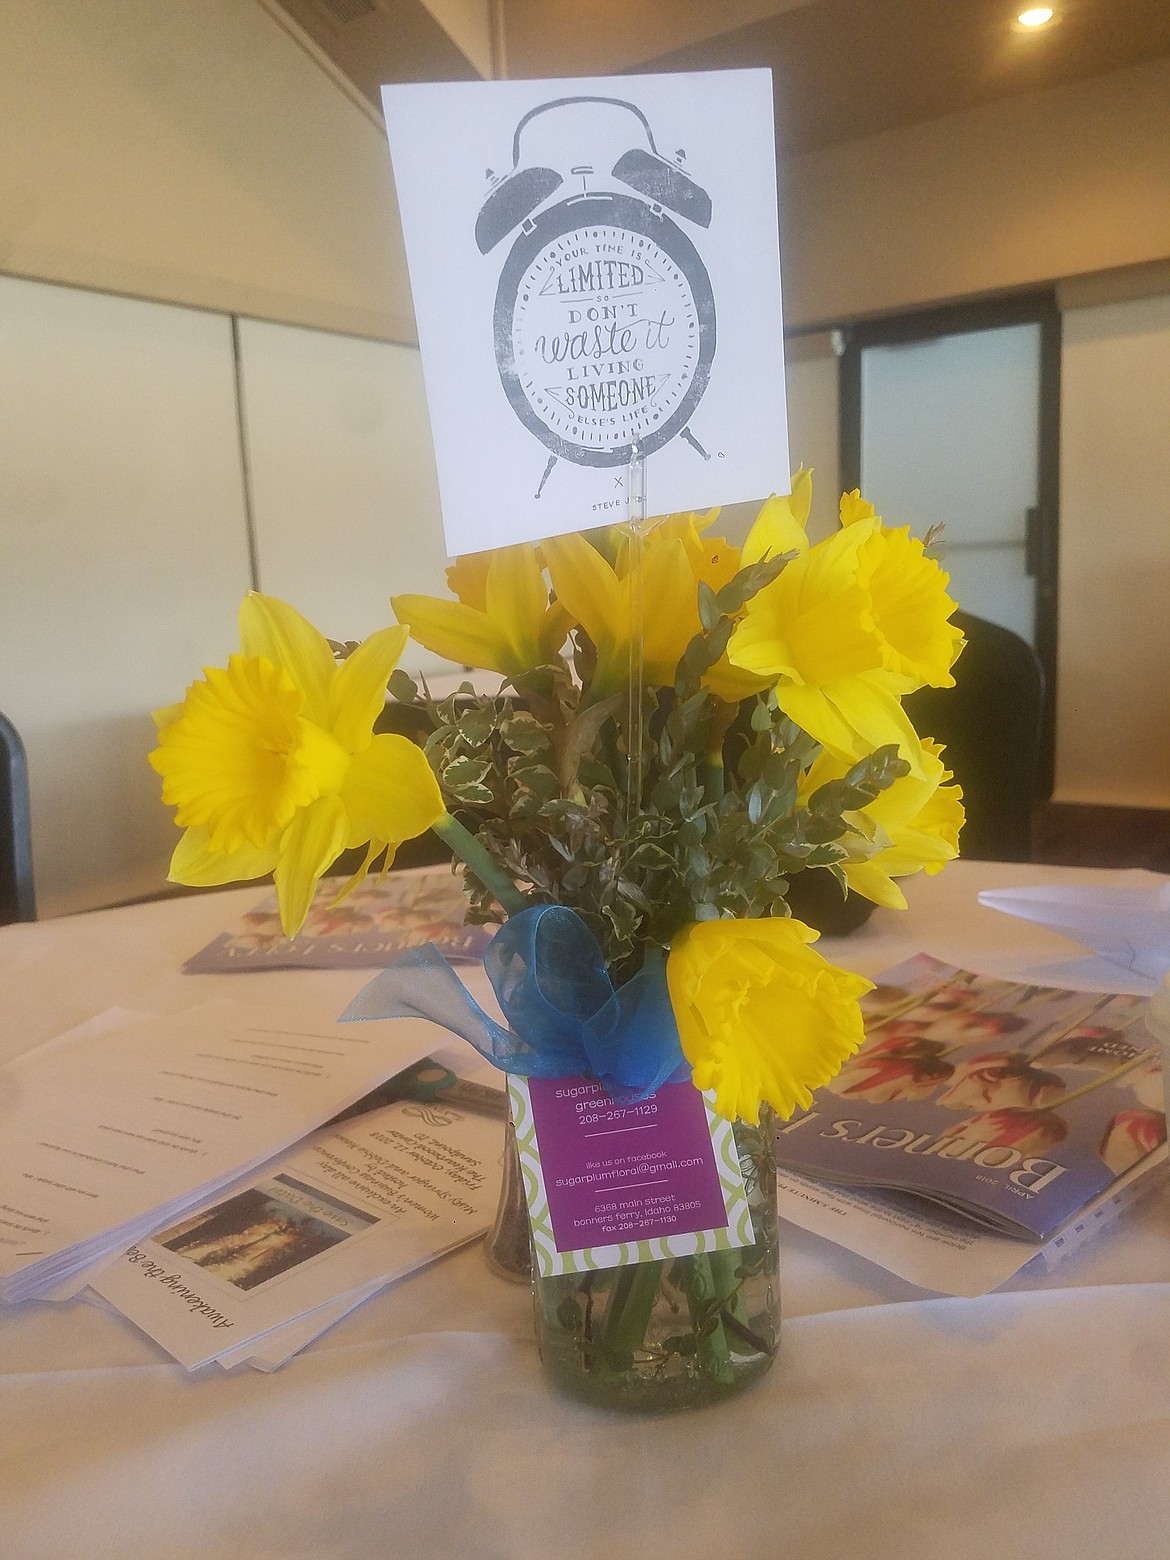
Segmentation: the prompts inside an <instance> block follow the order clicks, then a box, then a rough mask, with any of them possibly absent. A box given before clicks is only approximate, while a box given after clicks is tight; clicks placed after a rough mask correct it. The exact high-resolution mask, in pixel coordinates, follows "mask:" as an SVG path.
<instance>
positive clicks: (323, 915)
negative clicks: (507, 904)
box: [183, 867, 494, 975]
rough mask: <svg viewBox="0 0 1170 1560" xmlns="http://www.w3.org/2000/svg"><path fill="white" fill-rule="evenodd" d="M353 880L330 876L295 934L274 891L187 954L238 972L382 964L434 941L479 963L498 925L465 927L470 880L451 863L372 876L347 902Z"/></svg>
mask: <svg viewBox="0 0 1170 1560" xmlns="http://www.w3.org/2000/svg"><path fill="white" fill-rule="evenodd" d="M346 881H347V880H346V879H344V878H323V879H322V880H321V882H320V884H319V885H318V887H317V892H316V895H315V896H314V899H313V903H312V905H311V906H310V908H309V914H308V916H307V917H306V919H305V924H304V926H303V927H302V929H301V930H300V931H299V932H298V933H297V935H296V936H295V937H294V938H292V939H291V940H290V939H289V938H287V937H286V936H285V935H284V933H283V932H282V931H281V929H280V912H279V910H278V909H277V904H276V894H275V893H270V894H268V895H267V896H266V897H265V898H264V899H262V900H261V901H260V903H259V904H257V905H256V907H255V908H254V909H252V910H249V911H247V912H246V913H245V915H244V916H243V917H242V919H241V920H240V922H239V924H238V925H237V926H235V927H233V928H232V929H231V930H230V931H225V932H221V933H220V935H219V936H218V937H217V938H216V939H215V940H214V941H213V942H211V943H208V945H207V947H206V948H203V949H201V950H200V951H199V952H198V953H196V954H194V955H193V956H192V957H191V958H190V959H188V960H187V962H186V964H185V965H184V966H183V969H184V970H185V971H186V973H187V974H188V975H222V974H230V973H232V972H234V971H236V970H275V969H294V968H295V969H313V970H350V969H381V968H382V966H383V965H385V964H388V963H389V961H390V960H391V959H392V958H394V956H395V955H396V954H399V953H402V952H403V951H404V950H405V949H407V948H418V947H421V946H422V944H423V943H433V944H434V945H435V947H436V948H437V949H438V950H439V952H440V953H441V954H443V955H444V957H446V958H447V959H449V960H450V961H451V962H452V963H453V964H477V963H479V961H480V960H481V959H482V958H483V955H484V950H485V949H486V948H487V945H488V943H489V942H490V941H491V936H492V932H493V930H494V928H493V927H483V926H465V925H464V922H463V917H464V913H465V911H466V908H467V901H466V898H465V896H464V892H463V883H462V880H461V879H460V878H459V877H457V876H456V875H455V874H454V873H453V872H451V871H450V869H449V868H447V867H439V868H434V867H423V868H419V869H418V870H417V871H406V872H391V873H388V874H387V875H386V876H385V877H382V878H367V879H366V880H365V882H364V883H361V884H359V885H358V887H357V888H355V889H354V890H353V892H352V893H351V894H348V895H346V897H345V898H344V899H341V900H339V899H338V895H339V894H340V893H341V891H342V888H343V887H344V885H345V882H346Z"/></svg>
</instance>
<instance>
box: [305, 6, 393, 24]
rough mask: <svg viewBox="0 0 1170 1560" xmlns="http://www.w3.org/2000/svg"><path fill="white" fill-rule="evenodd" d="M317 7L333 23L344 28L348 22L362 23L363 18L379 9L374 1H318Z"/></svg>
mask: <svg viewBox="0 0 1170 1560" xmlns="http://www.w3.org/2000/svg"><path fill="white" fill-rule="evenodd" d="M316 6H317V9H318V10H319V11H321V12H323V13H324V15H326V16H327V17H328V18H329V20H330V21H331V22H338V23H340V24H341V25H342V26H343V27H344V26H345V25H346V24H347V23H348V22H360V21H361V19H362V17H363V16H372V15H373V14H374V12H375V11H376V10H377V9H378V8H377V6H376V5H375V4H374V0H316Z"/></svg>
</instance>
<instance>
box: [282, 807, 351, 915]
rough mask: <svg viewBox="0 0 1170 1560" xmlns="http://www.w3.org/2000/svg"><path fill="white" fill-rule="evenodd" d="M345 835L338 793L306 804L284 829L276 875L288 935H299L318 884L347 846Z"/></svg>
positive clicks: (343, 813)
mask: <svg viewBox="0 0 1170 1560" xmlns="http://www.w3.org/2000/svg"><path fill="white" fill-rule="evenodd" d="M345 838H346V816H345V808H344V807H343V806H342V803H341V800H340V798H339V797H337V796H322V797H319V798H318V799H317V801H315V802H313V803H312V804H311V805H310V806H308V807H303V808H302V809H301V811H300V812H298V813H297V815H296V817H295V818H294V819H293V821H292V822H291V823H290V824H289V826H288V828H287V829H286V830H285V831H284V836H283V838H282V839H281V842H280V859H279V861H278V862H277V864H276V872H275V878H276V896H277V899H278V900H279V902H280V924H281V927H282V929H283V931H284V935H285V936H286V937H295V936H296V934H297V933H298V932H299V931H300V929H301V927H302V926H303V925H304V922H305V917H306V916H307V915H308V913H309V906H310V905H311V904H312V903H313V895H314V894H315V893H316V891H317V884H318V882H319V881H320V879H321V876H322V874H323V873H324V872H326V871H327V870H328V868H329V867H331V866H332V865H333V863H334V862H335V861H336V860H337V858H338V856H340V855H341V852H342V851H343V850H344V849H345Z"/></svg>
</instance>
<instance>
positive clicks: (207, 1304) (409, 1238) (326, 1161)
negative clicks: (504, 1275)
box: [89, 1091, 503, 1370]
mask: <svg viewBox="0 0 1170 1560" xmlns="http://www.w3.org/2000/svg"><path fill="white" fill-rule="evenodd" d="M448 1098H459V1093H458V1091H448V1093H447V1094H445V1095H439V1096H438V1097H437V1098H435V1099H434V1100H425V1101H424V1100H413V1099H411V1100H401V1101H398V1102H396V1103H394V1104H391V1105H385V1106H381V1107H379V1108H376V1109H374V1110H373V1111H371V1112H369V1113H368V1114H366V1115H361V1116H357V1117H352V1118H349V1119H347V1120H346V1121H345V1122H343V1123H341V1124H339V1125H336V1126H332V1127H326V1128H324V1129H322V1130H321V1131H320V1132H318V1133H316V1134H315V1135H314V1136H313V1137H312V1138H311V1139H310V1140H309V1142H307V1143H306V1144H304V1145H303V1146H302V1147H300V1148H298V1149H296V1150H294V1151H293V1152H292V1153H291V1154H288V1155H285V1156H284V1157H282V1158H281V1159H279V1160H277V1161H275V1162H274V1163H272V1164H270V1165H268V1166H266V1168H265V1171H264V1173H263V1174H262V1175H259V1176H256V1177H254V1178H253V1179H251V1180H250V1181H249V1182H248V1183H247V1184H245V1185H240V1186H237V1187H236V1188H235V1189H234V1190H233V1191H232V1192H231V1193H230V1194H229V1195H228V1196H221V1197H218V1198H216V1199H214V1200H213V1201H211V1202H210V1203H207V1204H205V1205H204V1206H202V1207H201V1208H200V1209H199V1210H198V1211H197V1212H195V1213H192V1214H188V1215H187V1216H186V1217H185V1218H183V1219H180V1220H178V1221H177V1222H175V1223H173V1224H170V1225H168V1226H167V1227H166V1228H165V1229H161V1230H158V1231H156V1233H155V1234H154V1235H153V1236H151V1237H148V1238H143V1239H139V1240H137V1241H135V1242H134V1244H133V1245H131V1246H130V1248H129V1249H128V1250H127V1251H126V1252H125V1253H124V1254H123V1255H121V1256H120V1257H119V1258H118V1259H117V1260H116V1261H115V1262H113V1263H112V1264H110V1265H108V1266H106V1267H105V1268H104V1270H103V1271H101V1272H99V1273H97V1274H94V1275H92V1276H91V1277H90V1280H89V1281H90V1284H91V1286H92V1288H93V1290H94V1291H95V1292H96V1294H97V1295H99V1296H100V1297H101V1298H102V1299H103V1300H105V1301H107V1302H108V1303H109V1304H111V1305H113V1306H115V1307H116V1308H117V1309H118V1310H119V1311H121V1312H122V1313H123V1314H124V1315H125V1316H127V1317H129V1318H130V1320H131V1321H133V1322H135V1323H136V1324H137V1325H138V1326H139V1327H141V1328H142V1329H143V1331H144V1332H146V1333H148V1334H149V1335H150V1336H151V1337H152V1338H154V1339H155V1340H156V1341H157V1342H158V1343H160V1344H162V1346H163V1348H165V1349H166V1350H167V1352H168V1353H169V1354H171V1355H173V1356H174V1358H175V1359H177V1360H178V1361H179V1362H180V1363H181V1364H183V1365H186V1366H187V1367H188V1368H194V1367H196V1366H200V1365H207V1364H210V1363H211V1362H212V1361H218V1362H219V1364H220V1365H222V1366H224V1367H225V1368H230V1367H232V1366H235V1365H240V1364H250V1365H254V1366H256V1367H258V1368H259V1369H265V1370H271V1369H274V1368H275V1367H276V1366H277V1365H280V1364H282V1363H283V1362H284V1360H286V1359H287V1358H288V1357H289V1356H290V1355H291V1354H294V1353H295V1352H296V1351H297V1350H298V1349H300V1348H303V1347H304V1345H305V1344H306V1343H308V1342H309V1341H310V1340H311V1339H312V1338H315V1337H316V1336H317V1335H318V1334H319V1333H321V1332H323V1331H324V1330H325V1329H326V1328H327V1327H330V1326H332V1325H333V1323H334V1322H335V1321H337V1320H338V1318H339V1317H341V1316H343V1315H344V1314H345V1313H346V1312H347V1311H349V1310H351V1309H352V1308H353V1307H354V1306H356V1305H358V1304H360V1303H361V1301H363V1300H365V1299H367V1298H368V1297H369V1296H370V1295H371V1294H373V1293H374V1292H375V1290H377V1289H380V1288H381V1287H383V1286H384V1285H385V1284H388V1283H390V1282H392V1281H393V1280H395V1279H398V1278H402V1277H404V1276H405V1275H406V1274H408V1273H411V1272H413V1271H414V1270H415V1269H416V1268H418V1267H420V1266H422V1265H423V1264H424V1263H427V1262H431V1261H433V1260H434V1259H435V1258H436V1257H439V1256H441V1255H443V1254H444V1253H445V1252H447V1251H450V1250H451V1249H452V1248H453V1247H455V1246H458V1245H462V1244H463V1243H464V1242H466V1241H469V1240H473V1239H475V1238H476V1237H477V1236H479V1235H482V1234H483V1232H484V1230H485V1229H486V1228H487V1226H488V1224H489V1222H490V1220H491V1216H492V1212H493V1210H494V1208H495V1205H496V1200H497V1197H498V1193H499V1160H500V1154H501V1148H502V1143H503V1137H502V1132H501V1121H500V1117H499V1114H498V1113H497V1114H494V1115H492V1114H481V1113H480V1112H479V1111H475V1110H473V1111H469V1110H467V1109H464V1108H460V1107H458V1106H456V1105H454V1104H448V1103H446V1100H447V1099H448ZM496 1099H497V1100H498V1102H499V1106H500V1108H501V1109H502V1107H503V1095H502V1093H501V1094H498V1095H497V1096H496Z"/></svg>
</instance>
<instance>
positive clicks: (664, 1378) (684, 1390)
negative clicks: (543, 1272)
mask: <svg viewBox="0 0 1170 1560" xmlns="http://www.w3.org/2000/svg"><path fill="white" fill-rule="evenodd" d="M775 1134H776V1120H775V1113H774V1112H773V1111H772V1110H771V1109H770V1108H769V1107H767V1106H762V1107H761V1109H760V1123H759V1125H758V1126H749V1125H748V1124H747V1123H746V1122H742V1121H737V1122H736V1123H735V1144H736V1149H737V1151H738V1154H739V1162H740V1167H741V1169H742V1171H743V1177H744V1185H745V1189H746V1192H747V1198H748V1206H749V1207H750V1209H751V1216H752V1228H753V1231H754V1233H755V1242H754V1244H753V1245H751V1246H745V1247H741V1248H739V1249H736V1250H730V1251H712V1252H706V1253H701V1254H698V1255H695V1256H689V1257H666V1258H663V1259H662V1260H660V1261H655V1262H642V1263H637V1264H630V1265H626V1266H622V1267H613V1268H599V1269H596V1270H594V1271H592V1272H589V1273H566V1274H563V1275H560V1276H558V1277H555V1278H540V1277H539V1276H538V1275H537V1272H536V1266H535V1262H533V1269H532V1271H533V1305H534V1310H535V1317H536V1337H537V1343H538V1345H539V1348H540V1358H541V1361H542V1363H543V1365H544V1369H545V1373H546V1375H547V1376H548V1377H549V1378H550V1379H551V1381H552V1382H553V1383H554V1384H555V1386H556V1387H557V1388H558V1389H559V1390H560V1391H562V1392H565V1393H567V1394H569V1395H570V1396H572V1397H576V1398H583V1399H585V1400H586V1401H589V1402H592V1403H597V1404H601V1405H604V1406H607V1407H611V1408H624V1409H630V1410H633V1411H635V1412H642V1413H656V1412H662V1411H666V1410H669V1409H676V1408H688V1407H696V1406H698V1405H700V1404H703V1403H708V1402H713V1401H716V1400H718V1399H720V1398H724V1397H729V1396H731V1395H732V1394H733V1393H736V1392H738V1391H740V1390H741V1389H742V1388H744V1387H746V1386H748V1385H749V1384H750V1383H751V1382H753V1381H755V1380H757V1379H758V1378H759V1377H760V1376H762V1375H763V1374H764V1373H765V1372H766V1371H767V1370H768V1368H769V1366H770V1365H771V1363H772V1360H773V1358H774V1356H775V1353H776V1345H777V1341H778V1337H779V1332H780V1305H779V1283H778V1279H779V1242H778V1237H777V1219H776V1157H775Z"/></svg>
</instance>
